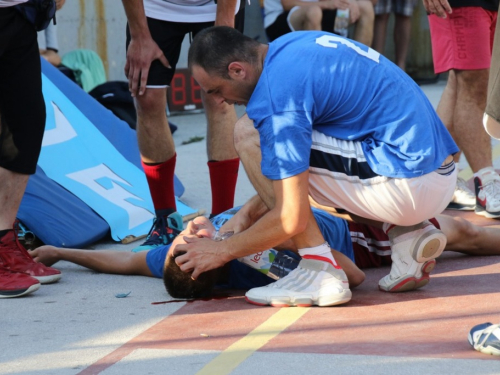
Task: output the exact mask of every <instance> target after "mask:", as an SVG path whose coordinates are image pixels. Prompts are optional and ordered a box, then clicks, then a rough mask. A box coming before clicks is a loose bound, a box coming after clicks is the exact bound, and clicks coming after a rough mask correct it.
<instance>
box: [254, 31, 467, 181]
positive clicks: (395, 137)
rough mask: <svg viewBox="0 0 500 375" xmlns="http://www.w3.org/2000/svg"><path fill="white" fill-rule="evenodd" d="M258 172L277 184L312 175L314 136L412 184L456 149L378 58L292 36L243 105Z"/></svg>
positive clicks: (351, 45)
mask: <svg viewBox="0 0 500 375" xmlns="http://www.w3.org/2000/svg"><path fill="white" fill-rule="evenodd" d="M246 110H247V113H248V116H249V117H250V118H251V119H252V120H253V121H254V125H255V127H256V129H257V130H258V131H259V134H260V142H261V151H262V171H263V173H264V175H266V176H267V177H268V178H270V179H272V180H281V179H284V178H288V177H291V176H295V175H297V174H299V173H302V172H304V171H306V170H307V169H308V168H309V155H310V151H311V144H312V139H311V133H312V130H313V129H315V130H317V131H319V132H321V133H324V134H326V135H329V136H332V137H335V138H338V139H342V140H350V141H359V142H361V144H362V148H363V152H364V155H365V157H366V159H367V162H368V164H369V165H370V167H371V168H372V170H373V171H374V172H375V173H377V174H379V175H382V176H388V177H396V178H411V177H417V176H421V175H424V174H427V173H430V172H432V171H435V170H436V169H437V168H438V167H439V166H440V165H441V163H442V162H443V161H444V160H445V159H446V157H447V156H448V155H450V154H454V153H456V152H458V147H457V146H456V144H455V142H454V141H453V139H452V138H451V136H450V134H449V133H448V131H447V130H446V128H445V126H444V125H443V123H442V122H441V120H440V119H439V117H438V116H437V114H436V112H435V110H434V109H433V107H432V105H431V103H430V102H429V100H428V99H427V97H426V96H425V94H424V93H423V92H422V90H421V89H420V88H419V87H418V85H417V84H416V83H415V82H414V81H413V80H412V79H411V78H410V77H409V76H408V75H407V74H406V73H405V72H403V71H402V70H401V69H400V68H398V67H397V66H396V65H394V64H393V63H392V62H390V61H389V60H387V59H386V58H384V57H383V56H381V55H380V54H379V53H378V52H376V51H374V50H372V49H370V48H368V47H366V46H365V45H363V44H360V43H357V42H355V41H352V40H349V39H345V38H342V37H340V36H338V35H334V34H329V33H326V32H313V31H297V32H293V33H289V34H286V35H284V36H282V37H280V38H278V39H277V40H276V41H274V42H272V43H271V44H270V45H269V50H268V52H267V55H266V58H265V61H264V69H263V71H262V75H261V77H260V79H259V81H258V83H257V85H256V87H255V90H254V92H253V94H252V96H251V98H250V101H249V103H248V105H247V108H246Z"/></svg>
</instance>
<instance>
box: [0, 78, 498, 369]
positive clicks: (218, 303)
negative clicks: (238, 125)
mask: <svg viewBox="0 0 500 375" xmlns="http://www.w3.org/2000/svg"><path fill="white" fill-rule="evenodd" d="M423 89H424V91H425V92H426V93H427V95H428V96H429V98H430V99H431V101H432V102H433V103H435V104H437V101H436V98H437V100H439V96H440V93H441V92H442V89H443V84H442V83H441V84H437V85H432V86H427V87H423ZM238 111H239V114H241V113H242V109H239V110H238ZM171 121H172V122H174V123H176V124H178V125H179V130H178V133H176V134H175V135H174V139H175V141H176V144H177V145H178V149H177V152H178V157H177V160H178V165H177V170H178V172H177V175H178V177H179V178H180V179H181V181H182V182H183V183H184V185H185V186H186V193H185V194H184V196H183V200H184V201H185V202H186V203H187V204H189V205H190V206H192V207H195V208H199V209H205V211H206V212H209V211H210V196H209V185H208V176H207V173H206V165H205V161H206V148H205V143H204V142H203V141H202V142H196V143H190V144H187V145H184V146H181V143H182V142H183V141H185V140H187V139H190V138H191V137H193V136H204V132H205V124H204V117H203V115H202V114H198V115H186V116H176V117H172V118H171ZM494 156H495V166H496V167H497V168H499V167H500V165H498V164H499V163H498V157H499V146H498V144H497V143H494ZM461 169H462V171H461V175H462V176H463V177H464V178H465V179H466V180H469V179H470V177H471V176H472V174H471V173H470V170H468V169H467V165H466V164H463V165H461ZM253 193H254V191H253V189H252V187H251V186H250V185H249V182H248V179H247V177H246V176H245V174H244V171H243V169H242V168H241V169H240V176H239V180H238V187H237V194H236V199H235V204H236V205H239V204H242V203H244V202H245V200H246V199H248V198H249V197H250V196H251V195H253ZM453 214H457V213H456V212H455V213H453ZM458 214H459V215H463V216H464V217H467V218H468V219H471V220H473V221H474V222H475V223H477V224H478V225H494V224H498V221H495V220H489V219H485V218H481V217H479V216H476V215H475V214H473V213H458ZM135 245H136V244H129V245H120V244H115V243H111V242H107V241H102V242H101V243H99V244H96V245H95V246H93V248H97V249H104V248H111V249H114V250H116V251H129V250H130V249H131V248H132V247H134V246H135ZM56 268H59V269H60V270H62V272H63V278H62V279H61V281H60V282H59V283H57V284H54V285H46V286H42V288H40V290H39V291H37V292H36V293H33V294H32V295H30V296H27V297H25V298H18V299H9V300H2V301H1V302H0V306H1V309H2V314H0V374H176V375H184V374H217V375H219V374H258V375H265V374H301V373H311V374H329V375H330V374H332V373H335V374H361V373H363V374H392V373H394V374H395V373H397V374H400V373H404V374H423V373H425V374H479V373H480V374H500V360H499V358H498V357H491V356H487V355H484V354H481V353H479V352H476V351H474V350H473V349H472V348H471V347H470V346H469V344H468V342H467V334H468V331H469V329H470V328H471V327H472V326H474V325H476V324H479V323H483V322H488V321H489V322H492V323H498V322H500V313H499V312H500V288H499V286H498V285H499V281H500V277H499V276H498V274H499V273H500V256H495V257H469V256H464V255H460V254H453V253H446V254H445V255H443V256H442V257H440V258H439V259H438V264H437V266H436V268H435V270H434V271H433V273H432V275H431V276H432V278H431V282H430V283H429V284H428V285H427V286H425V287H424V288H422V289H420V290H417V291H413V292H408V293H400V294H389V293H383V292H380V291H378V289H377V283H378V280H379V279H380V278H381V277H382V276H384V275H385V274H387V273H388V272H389V268H388V267H383V268H379V269H370V270H366V280H365V282H364V283H363V284H362V285H361V286H360V287H358V288H356V289H354V290H353V299H352V301H350V302H349V303H348V304H346V305H342V306H337V307H331V308H282V309H278V308H271V307H258V306H254V305H250V304H248V303H246V302H245V300H244V297H243V292H241V291H222V292H221V295H219V298H218V299H212V300H208V301H193V302H189V303H186V302H170V301H171V298H170V297H169V296H168V295H167V294H166V292H165V291H164V288H163V285H162V282H161V280H157V279H153V278H147V277H138V276H118V275H103V274H98V273H95V272H92V271H89V270H86V269H83V268H82V267H78V266H75V265H72V264H70V263H67V262H60V263H58V264H57V265H56ZM127 292H131V293H130V295H129V296H128V297H126V298H116V297H115V295H116V294H118V293H127Z"/></svg>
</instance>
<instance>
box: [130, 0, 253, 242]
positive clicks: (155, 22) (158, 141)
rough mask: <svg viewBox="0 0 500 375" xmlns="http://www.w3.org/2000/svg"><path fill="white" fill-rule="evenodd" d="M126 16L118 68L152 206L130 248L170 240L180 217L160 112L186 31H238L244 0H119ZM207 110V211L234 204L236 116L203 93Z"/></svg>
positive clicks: (172, 149)
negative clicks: (146, 226)
mask: <svg viewBox="0 0 500 375" xmlns="http://www.w3.org/2000/svg"><path fill="white" fill-rule="evenodd" d="M122 2H123V6H124V8H125V12H126V14H127V19H128V27H127V62H126V65H125V74H126V76H127V78H128V80H129V87H130V91H131V93H132V96H134V99H135V104H136V108H137V139H138V142H139V150H140V152H141V159H142V164H143V167H144V171H145V174H146V177H147V180H148V185H149V189H150V192H151V197H152V199H153V204H154V208H155V212H156V220H155V222H154V224H153V228H152V229H151V232H150V235H149V236H148V238H147V240H146V242H144V243H143V244H142V245H141V246H139V247H138V248H136V249H135V251H141V250H150V249H152V248H154V247H156V246H161V245H167V244H169V243H170V242H171V241H172V239H173V238H174V237H175V235H176V234H177V233H178V231H179V230H182V218H181V216H180V215H179V214H178V213H177V212H176V204H175V195H174V171H175V164H176V152H175V146H174V141H173V139H172V134H171V132H170V129H169V126H168V120H167V116H166V105H167V87H168V86H169V85H170V82H171V80H172V78H173V76H174V73H175V67H176V64H177V61H178V59H179V54H180V51H181V44H182V41H183V40H184V37H185V35H186V34H190V35H191V36H194V35H196V33H198V32H199V31H200V30H202V29H204V28H207V27H209V26H213V25H214V23H215V24H216V25H224V26H230V27H236V28H237V29H238V30H240V31H243V22H244V0H219V1H218V2H217V3H215V2H214V0H172V1H166V0H144V1H143V0H122ZM202 99H203V103H204V107H205V112H206V116H207V122H208V128H207V154H208V168H209V173H210V182H211V188H212V210H211V213H212V215H216V214H219V213H221V212H223V211H225V210H227V209H228V208H231V207H232V206H233V200H234V191H235V188H236V180H237V176H238V168H239V158H238V155H237V154H236V151H235V150H234V145H233V126H234V124H235V123H236V120H237V117H236V113H235V111H234V107H233V106H232V105H228V104H226V103H222V104H220V103H215V102H214V101H213V100H211V98H209V97H205V96H204V95H203V96H202Z"/></svg>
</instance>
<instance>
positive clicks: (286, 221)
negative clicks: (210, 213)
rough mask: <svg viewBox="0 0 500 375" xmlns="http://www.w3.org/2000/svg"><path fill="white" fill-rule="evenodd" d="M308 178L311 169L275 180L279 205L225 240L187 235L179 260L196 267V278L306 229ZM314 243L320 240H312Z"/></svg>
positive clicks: (185, 268)
mask: <svg viewBox="0 0 500 375" xmlns="http://www.w3.org/2000/svg"><path fill="white" fill-rule="evenodd" d="M308 181H309V171H305V172H303V173H301V174H299V175H297V176H293V177H290V178H287V179H284V180H278V181H273V188H274V194H275V197H276V198H275V201H276V202H275V206H274V207H273V208H272V209H271V210H270V211H269V212H267V213H266V214H265V215H264V216H262V218H261V219H260V220H258V221H257V222H256V223H255V224H254V225H252V226H251V227H250V228H248V229H247V230H245V231H243V232H241V233H238V234H235V235H234V236H232V237H230V238H229V239H227V240H225V241H221V242H215V241H212V240H209V239H204V238H186V242H187V243H186V244H182V245H178V246H176V248H175V249H174V252H175V253H182V252H185V254H183V255H180V256H178V257H177V258H176V262H177V264H179V265H180V268H181V269H182V270H183V271H185V272H188V271H190V270H193V274H192V275H193V278H196V277H198V275H200V274H201V273H203V272H205V271H208V270H211V269H214V268H217V267H221V266H222V265H224V264H225V263H227V262H229V261H230V260H232V259H237V258H240V257H242V256H245V255H250V254H254V253H257V252H259V251H262V250H266V249H269V248H272V247H274V246H276V245H278V244H280V243H282V242H284V241H285V240H287V239H289V238H291V237H294V236H296V235H298V234H299V233H301V232H303V231H304V230H305V229H306V228H308V226H309V223H308V222H309V220H310V216H312V213H311V208H310V206H309V200H308V186H309V183H308ZM314 224H316V222H315V221H314ZM316 227H317V225H316ZM318 231H319V229H318ZM319 236H320V239H322V238H323V237H322V235H321V233H320V234H319ZM308 239H309V237H308V236H305V237H304V238H303V239H301V240H300V243H299V245H301V244H302V243H305V242H307V241H308ZM314 245H317V244H310V246H314Z"/></svg>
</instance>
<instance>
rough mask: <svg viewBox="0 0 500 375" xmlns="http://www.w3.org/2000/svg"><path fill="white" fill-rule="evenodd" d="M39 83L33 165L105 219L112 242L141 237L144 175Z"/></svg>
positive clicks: (149, 207)
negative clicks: (38, 146) (40, 123)
mask: <svg viewBox="0 0 500 375" xmlns="http://www.w3.org/2000/svg"><path fill="white" fill-rule="evenodd" d="M42 85H43V91H44V98H45V105H46V109H47V122H46V125H45V134H44V137H43V143H42V151H41V154H40V159H39V161H38V165H39V166H40V167H41V168H42V169H43V171H44V172H45V174H46V175H47V176H48V177H49V178H51V179H52V180H54V181H56V182H57V183H58V184H60V185H61V186H63V187H65V188H66V189H67V190H69V191H71V192H72V193H73V194H75V195H76V196H78V197H79V198H80V199H81V200H82V201H84V202H85V203H86V204H87V205H88V206H89V207H91V208H92V209H93V210H94V211H95V212H97V213H98V214H99V215H100V216H101V217H102V218H103V219H104V220H106V222H107V223H108V224H109V226H110V229H111V236H112V238H113V239H114V240H117V241H119V240H122V239H123V238H125V237H127V236H130V235H132V236H140V235H142V234H144V233H147V232H148V230H149V228H150V227H151V224H152V220H153V218H154V209H153V204H152V201H151V196H150V194H149V188H148V185H147V181H146V178H145V176H144V173H143V172H142V171H140V170H139V169H138V168H137V167H136V166H135V165H133V164H132V163H130V162H129V161H128V160H126V159H125V157H124V156H123V155H122V154H120V153H119V152H118V151H117V150H116V148H115V147H114V146H113V145H112V144H111V143H110V142H109V141H108V140H107V139H106V137H104V136H103V134H102V133H101V132H100V131H99V130H97V129H96V128H95V126H94V125H93V124H92V123H91V122H90V121H89V120H88V119H87V117H85V116H84V115H83V114H82V112H81V111H80V110H79V109H78V108H77V107H76V105H75V104H73V103H72V102H71V101H70V100H69V99H68V98H67V97H66V96H65V95H64V94H63V93H62V92H61V91H60V90H59V89H58V88H57V86H56V85H55V84H54V83H52V82H51V81H50V80H49V79H48V78H47V77H46V76H45V75H42ZM69 119H70V120H69Z"/></svg>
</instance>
